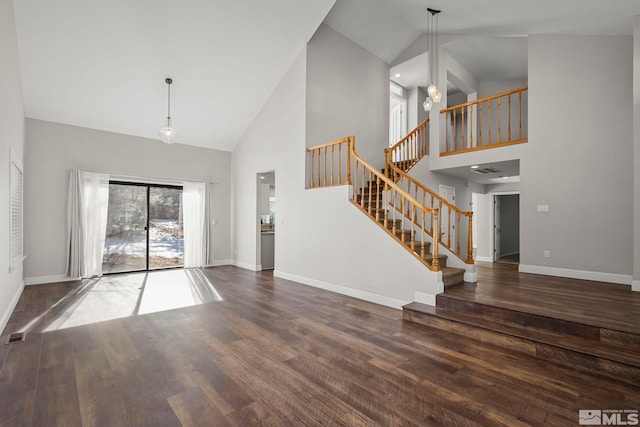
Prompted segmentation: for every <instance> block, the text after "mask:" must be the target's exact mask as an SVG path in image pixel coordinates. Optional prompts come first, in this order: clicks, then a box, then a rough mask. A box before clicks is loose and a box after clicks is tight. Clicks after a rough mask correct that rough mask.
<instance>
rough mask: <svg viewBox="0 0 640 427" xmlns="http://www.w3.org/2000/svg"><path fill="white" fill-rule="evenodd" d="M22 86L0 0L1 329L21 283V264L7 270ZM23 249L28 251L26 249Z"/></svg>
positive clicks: (6, 0) (7, 1) (5, 2)
mask: <svg viewBox="0 0 640 427" xmlns="http://www.w3.org/2000/svg"><path fill="white" fill-rule="evenodd" d="M21 88H22V82H21V81H20V65H19V62H18V47H17V41H16V30H15V22H14V14H13V2H12V1H11V0H0V94H1V95H0V206H1V207H0V242H2V244H1V245H0V330H2V329H4V327H5V325H6V323H7V321H8V320H9V316H10V315H11V312H12V311H13V308H14V306H15V304H16V303H17V301H18V297H19V296H20V293H21V292H22V287H23V268H22V265H18V266H17V267H16V268H15V269H13V270H12V271H11V272H10V271H9V265H10V249H9V242H10V236H9V214H10V203H9V199H10V197H9V165H10V161H11V160H10V152H11V150H13V152H14V155H16V156H17V157H19V158H20V159H24V106H23V100H22V89H21ZM23 165H24V161H23ZM23 172H26V171H23ZM25 228H26V226H25ZM25 253H27V254H28V252H26V251H25Z"/></svg>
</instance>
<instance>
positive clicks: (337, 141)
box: [307, 136, 349, 152]
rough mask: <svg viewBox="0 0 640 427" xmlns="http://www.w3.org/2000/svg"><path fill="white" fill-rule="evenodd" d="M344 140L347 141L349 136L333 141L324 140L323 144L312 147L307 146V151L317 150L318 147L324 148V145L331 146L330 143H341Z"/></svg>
mask: <svg viewBox="0 0 640 427" xmlns="http://www.w3.org/2000/svg"><path fill="white" fill-rule="evenodd" d="M345 142H349V137H348V136H347V137H344V138H340V139H336V140H335V141H331V142H326V143H324V144H320V145H316V146H314V147H309V148H307V152H311V151H313V150H319V149H321V148H324V147H331V146H332V145H338V144H343V143H345Z"/></svg>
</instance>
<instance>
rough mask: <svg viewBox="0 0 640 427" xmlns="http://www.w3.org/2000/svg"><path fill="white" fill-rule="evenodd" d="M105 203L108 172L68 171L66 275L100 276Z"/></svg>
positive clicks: (104, 227)
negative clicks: (67, 252) (67, 253)
mask: <svg viewBox="0 0 640 427" xmlns="http://www.w3.org/2000/svg"><path fill="white" fill-rule="evenodd" d="M108 207H109V175H106V174H101V173H92V172H84V171H79V170H71V171H70V172H69V194H68V199H67V242H68V245H69V260H68V261H69V262H68V267H67V274H68V275H69V276H70V277H74V278H75V277H83V278H86V277H93V276H102V257H103V253H104V243H105V237H106V231H107V211H108Z"/></svg>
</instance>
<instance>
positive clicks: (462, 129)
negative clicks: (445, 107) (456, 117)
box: [456, 107, 467, 149]
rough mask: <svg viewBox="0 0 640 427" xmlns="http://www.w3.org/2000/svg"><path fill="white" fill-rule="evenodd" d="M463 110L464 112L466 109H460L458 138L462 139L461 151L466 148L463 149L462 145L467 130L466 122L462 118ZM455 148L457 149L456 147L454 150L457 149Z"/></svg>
mask: <svg viewBox="0 0 640 427" xmlns="http://www.w3.org/2000/svg"><path fill="white" fill-rule="evenodd" d="M465 110H466V108H465V107H462V108H461V109H460V111H461V112H462V117H460V138H461V139H462V141H460V148H463V149H464V148H467V147H465V145H464V136H465V133H466V132H467V130H466V126H465V123H466V120H465V118H464V111H465ZM457 148H458V147H456V149H457Z"/></svg>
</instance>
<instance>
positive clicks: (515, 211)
mask: <svg viewBox="0 0 640 427" xmlns="http://www.w3.org/2000/svg"><path fill="white" fill-rule="evenodd" d="M493 206H494V213H493V222H494V225H493V230H494V244H493V248H494V249H493V253H494V261H496V262H501V263H508V264H519V263H520V194H496V195H494V203H493Z"/></svg>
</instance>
